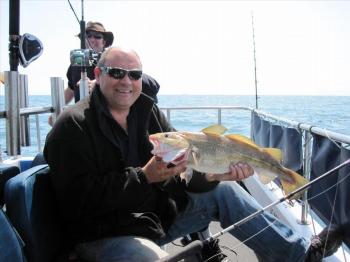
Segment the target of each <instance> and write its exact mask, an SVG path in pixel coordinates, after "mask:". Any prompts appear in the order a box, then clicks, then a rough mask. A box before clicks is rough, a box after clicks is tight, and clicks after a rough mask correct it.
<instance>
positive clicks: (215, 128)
mask: <svg viewBox="0 0 350 262" xmlns="http://www.w3.org/2000/svg"><path fill="white" fill-rule="evenodd" d="M226 130H227V128H226V127H224V126H222V125H211V126H208V127H206V128H203V129H202V130H201V132H203V133H204V134H206V135H222V134H223V133H225V132H226Z"/></svg>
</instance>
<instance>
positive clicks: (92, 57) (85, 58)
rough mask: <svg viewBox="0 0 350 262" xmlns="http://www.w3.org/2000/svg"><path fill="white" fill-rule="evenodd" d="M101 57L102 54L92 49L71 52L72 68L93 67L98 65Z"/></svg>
mask: <svg viewBox="0 0 350 262" xmlns="http://www.w3.org/2000/svg"><path fill="white" fill-rule="evenodd" d="M100 57H101V53H97V52H95V51H94V50H92V49H74V50H72V51H70V64H71V65H72V66H81V67H87V66H93V65H96V64H97V62H98V60H99V59H100Z"/></svg>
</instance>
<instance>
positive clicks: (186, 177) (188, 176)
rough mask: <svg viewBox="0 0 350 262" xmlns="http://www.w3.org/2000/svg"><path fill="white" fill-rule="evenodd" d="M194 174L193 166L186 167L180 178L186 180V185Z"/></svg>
mask: <svg viewBox="0 0 350 262" xmlns="http://www.w3.org/2000/svg"><path fill="white" fill-rule="evenodd" d="M192 175H193V169H192V168H186V170H185V171H184V172H182V173H181V174H180V178H181V179H182V180H185V181H186V185H188V183H189V182H190V181H191V179H192Z"/></svg>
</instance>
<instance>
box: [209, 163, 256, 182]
mask: <svg viewBox="0 0 350 262" xmlns="http://www.w3.org/2000/svg"><path fill="white" fill-rule="evenodd" d="M230 171H231V172H228V173H225V174H206V178H207V180H208V181H241V180H243V179H246V178H248V177H250V176H252V175H253V174H254V169H253V168H252V167H251V166H250V165H248V164H246V163H237V164H231V165H230Z"/></svg>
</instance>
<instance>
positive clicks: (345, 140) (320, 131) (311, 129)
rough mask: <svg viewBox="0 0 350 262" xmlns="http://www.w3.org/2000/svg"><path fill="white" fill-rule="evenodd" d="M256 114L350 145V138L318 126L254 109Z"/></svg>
mask: <svg viewBox="0 0 350 262" xmlns="http://www.w3.org/2000/svg"><path fill="white" fill-rule="evenodd" d="M253 111H254V112H256V113H257V114H259V115H262V116H265V117H268V118H271V119H274V120H276V121H278V122H280V123H286V124H288V125H290V126H292V127H294V128H296V129H301V130H305V131H307V132H310V133H311V134H317V135H321V136H325V137H328V138H330V139H333V140H336V141H337V142H341V143H345V144H350V136H348V135H344V134H341V133H338V132H333V131H329V130H327V129H325V128H320V127H317V126H313V125H310V124H306V123H301V122H297V121H294V120H289V119H286V118H283V117H277V116H274V115H271V114H268V113H265V112H263V111H260V110H255V109H253Z"/></svg>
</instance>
